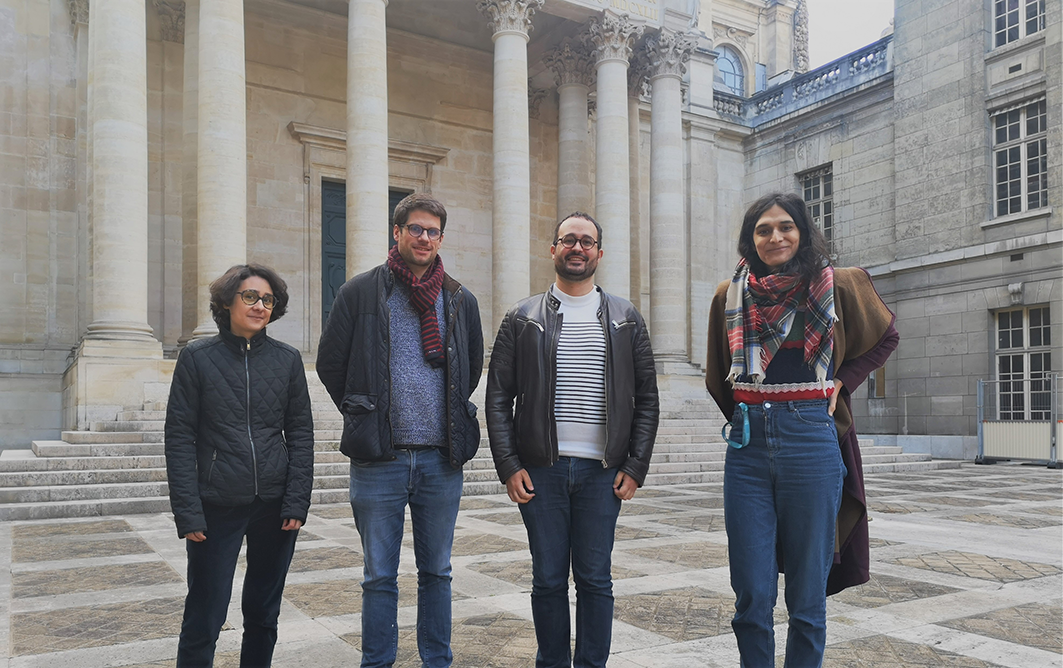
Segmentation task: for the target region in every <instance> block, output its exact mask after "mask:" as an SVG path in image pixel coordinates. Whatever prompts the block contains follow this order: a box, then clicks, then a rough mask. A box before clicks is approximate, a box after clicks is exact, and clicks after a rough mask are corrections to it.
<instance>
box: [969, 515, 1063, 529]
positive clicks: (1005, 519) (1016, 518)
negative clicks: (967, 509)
mask: <svg viewBox="0 0 1063 668" xmlns="http://www.w3.org/2000/svg"><path fill="white" fill-rule="evenodd" d="M949 519H950V520H957V521H959V522H971V523H973V524H990V525H993V526H998V527H1011V528H1013V529H1040V528H1043V527H1050V526H1057V525H1059V523H1060V522H1059V521H1058V520H1055V519H1051V518H1047V517H1023V516H1021V515H1004V514H1002V513H969V514H967V515H955V516H949Z"/></svg>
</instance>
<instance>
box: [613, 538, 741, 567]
mask: <svg viewBox="0 0 1063 668" xmlns="http://www.w3.org/2000/svg"><path fill="white" fill-rule="evenodd" d="M626 552H627V553H628V554H634V555H638V556H640V557H645V558H646V559H653V560H654V561H663V562H667V563H669V564H678V565H680V566H686V567H687V568H718V567H720V566H726V565H727V546H726V545H720V544H719V543H709V542H697V543H674V544H672V545H660V546H656V547H644V548H637V549H633V550H627V551H626Z"/></svg>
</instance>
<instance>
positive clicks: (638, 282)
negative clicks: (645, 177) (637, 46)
mask: <svg viewBox="0 0 1063 668" xmlns="http://www.w3.org/2000/svg"><path fill="white" fill-rule="evenodd" d="M645 88H646V63H645V62H644V59H643V58H639V57H634V58H632V60H631V62H630V63H628V67H627V127H628V132H627V147H628V148H627V150H628V199H629V200H630V202H631V239H632V243H631V303H632V304H634V305H635V307H636V308H638V309H639V310H640V311H641V310H642V309H643V304H642V277H643V274H642V261H643V260H644V259H648V255H649V253H648V250H647V247H644V246H643V232H644V224H645V221H643V220H642V206H641V200H642V159H641V156H640V155H639V140H640V135H641V132H642V121H641V119H640V118H639V104H640V102H641V97H642V93H643V91H644V90H645Z"/></svg>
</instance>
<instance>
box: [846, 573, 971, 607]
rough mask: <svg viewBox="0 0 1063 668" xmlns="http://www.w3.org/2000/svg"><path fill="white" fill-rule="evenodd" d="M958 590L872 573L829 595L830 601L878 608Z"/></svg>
mask: <svg viewBox="0 0 1063 668" xmlns="http://www.w3.org/2000/svg"><path fill="white" fill-rule="evenodd" d="M957 591H960V590H959V589H955V588H953V587H945V586H942V585H935V584H930V583H928V582H919V581H918V580H907V579H905V578H898V577H894V576H892V575H882V574H880V573H872V574H871V579H870V580H869V581H868V582H866V583H864V584H862V585H860V586H858V587H850V588H848V589H845V590H843V591H841V592H840V593H837V594H835V595H834V596H831V597H830V600H832V601H838V602H840V603H847V604H849V605H855V606H857V607H859V608H878V607H881V606H883V605H889V604H891V603H902V602H904V601H914V600H918V599H924V598H932V597H934V596H941V595H943V594H951V593H953V592H957Z"/></svg>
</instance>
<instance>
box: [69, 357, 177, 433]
mask: <svg viewBox="0 0 1063 668" xmlns="http://www.w3.org/2000/svg"><path fill="white" fill-rule="evenodd" d="M173 367H174V360H167V359H164V358H163V353H162V344H161V343H159V342H158V341H156V340H155V339H151V338H142V339H139V340H115V339H90V338H85V339H84V340H82V342H81V344H80V345H78V347H77V349H76V350H75V351H74V353H73V360H72V361H71V363H70V366H68V367H67V369H66V372H64V374H63V429H68V430H82V431H83V430H87V429H90V428H91V425H92V423H93V422H97V421H106V420H114V419H116V418H117V416H118V413H119V412H121V411H125V410H143V408H144V404H145V403H148V402H159V401H165V400H166V398H167V396H168V394H169V384H170V379H171V378H172V377H173Z"/></svg>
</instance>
